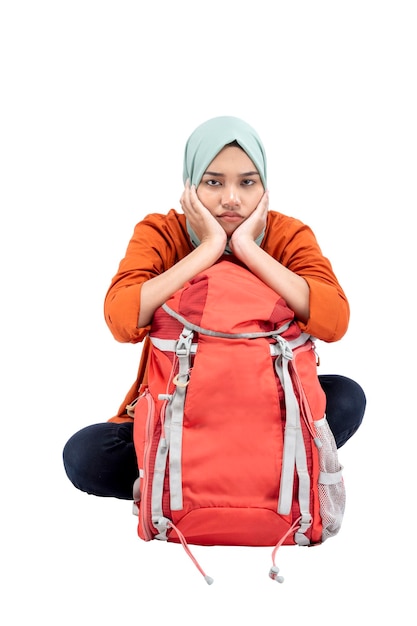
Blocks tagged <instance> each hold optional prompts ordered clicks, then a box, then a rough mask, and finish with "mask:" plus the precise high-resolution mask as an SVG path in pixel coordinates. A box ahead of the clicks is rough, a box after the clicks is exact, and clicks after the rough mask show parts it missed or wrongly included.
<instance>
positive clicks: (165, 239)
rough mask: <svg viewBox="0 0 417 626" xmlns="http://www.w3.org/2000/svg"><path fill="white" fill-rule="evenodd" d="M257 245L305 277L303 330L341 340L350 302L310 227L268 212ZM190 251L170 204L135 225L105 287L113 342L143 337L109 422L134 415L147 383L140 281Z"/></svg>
mask: <svg viewBox="0 0 417 626" xmlns="http://www.w3.org/2000/svg"><path fill="white" fill-rule="evenodd" d="M261 247H262V248H263V249H264V250H265V251H266V252H268V254H270V255H271V256H272V257H274V258H275V259H276V260H277V261H279V262H280V263H282V264H283V265H285V266H286V267H288V268H289V269H290V270H292V271H293V272H295V273H296V274H299V275H300V276H302V277H303V278H304V279H305V280H306V281H307V282H308V285H309V287H310V318H309V320H308V322H307V323H306V324H303V323H301V322H299V325H300V327H301V329H302V330H303V331H305V332H307V333H309V334H311V335H313V336H314V337H317V339H321V340H322V341H326V342H332V341H338V340H339V339H341V338H342V337H343V335H344V334H345V332H346V330H347V327H348V323H349V304H348V301H347V298H346V295H345V294H344V292H343V290H342V288H341V286H340V285H339V282H338V280H337V278H336V276H335V275H334V272H333V269H332V266H331V264H330V262H329V260H328V259H327V258H326V257H324V256H323V254H322V252H321V250H320V247H319V245H318V243H317V240H316V238H315V236H314V234H313V232H312V231H311V229H310V228H309V227H308V226H306V225H305V224H303V223H302V222H300V221H299V220H297V219H295V218H293V217H288V216H286V215H283V214H282V213H278V212H276V211H269V212H268V219H267V225H266V230H265V236H264V238H263V241H262V244H261ZM191 250H192V244H191V243H190V240H189V237H188V233H187V229H186V223H185V216H184V215H183V214H182V213H177V212H176V211H175V210H174V209H171V210H170V211H169V213H168V214H166V215H164V214H159V213H154V214H151V215H148V216H147V217H145V219H143V220H142V221H141V222H139V224H137V225H136V227H135V230H134V233H133V236H132V238H131V240H130V242H129V245H128V247H127V251H126V255H125V257H124V259H123V260H122V261H121V262H120V265H119V270H118V272H117V274H116V275H115V276H114V278H113V280H112V281H111V284H110V287H109V289H108V291H107V294H106V297H105V301H104V315H105V319H106V322H107V324H108V326H109V328H110V330H111V332H112V334H113V336H114V338H115V339H116V340H117V341H120V342H124V343H127V342H130V343H138V342H140V341H143V340H145V342H144V346H143V350H142V353H141V358H140V363H139V370H138V374H137V377H136V380H135V382H134V383H133V385H132V387H131V388H130V390H129V391H128V393H127V395H126V397H125V399H124V401H123V402H122V404H121V406H120V408H119V411H118V413H117V415H116V416H115V417H112V418H111V419H110V421H114V422H122V421H126V420H128V421H130V420H131V419H132V418H130V417H129V416H128V415H127V413H126V405H128V404H130V403H131V402H132V401H133V400H134V399H135V398H136V396H137V394H138V389H139V387H140V385H141V384H143V383H146V368H147V362H148V356H149V350H150V345H151V344H150V341H149V338H148V337H147V335H148V331H149V328H150V327H149V326H146V327H145V328H138V327H137V321H138V317H139V308H140V292H141V288H142V285H143V283H144V282H146V281H147V280H149V279H150V278H153V277H154V276H157V275H158V274H161V273H163V272H164V271H166V270H167V269H169V268H170V267H172V266H173V265H174V264H175V263H177V262H178V261H179V260H180V259H182V258H183V257H184V256H186V255H187V254H188V253H189V252H191Z"/></svg>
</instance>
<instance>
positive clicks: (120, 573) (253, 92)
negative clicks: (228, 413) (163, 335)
mask: <svg viewBox="0 0 417 626" xmlns="http://www.w3.org/2000/svg"><path fill="white" fill-rule="evenodd" d="M414 8H415V3H414V2H412V1H410V2H406V1H402V0H396V1H395V2H394V1H392V2H389V1H384V0H380V1H375V2H371V1H369V0H361V1H356V0H352V1H350V2H338V1H337V0H332V1H329V2H324V1H317V2H316V1H314V0H311V1H308V2H301V1H294V2H279V1H278V2H271V1H264V0H258V1H257V2H248V1H247V0H239V1H234V0H232V1H227V0H222V1H220V2H219V1H218V0H209V1H208V2H205V3H202V2H201V3H200V2H196V1H195V0H194V1H192V0H190V1H186V0H177V1H176V2H168V1H161V2H153V3H152V2H146V3H145V2H139V1H138V2H132V1H123V0H120V1H119V2H113V1H103V0H102V1H90V0H83V1H79V0H72V1H71V2H59V1H58V0H56V1H50V2H46V1H39V2H36V1H34V2H21V1H19V0H10V1H9V2H7V1H5V2H3V3H2V4H1V9H0V52H1V69H0V71H1V75H0V88H1V97H0V108H1V115H0V132H1V137H0V151H1V153H0V156H1V164H0V165H1V169H0V172H1V174H0V175H1V181H0V182H1V189H0V193H1V198H0V201H1V222H2V223H1V229H0V237H1V241H0V251H1V272H2V278H1V294H2V304H1V333H2V337H1V360H2V385H1V389H2V391H1V394H0V396H1V403H2V409H1V419H2V437H1V499H2V515H1V534H0V541H1V559H0V567H1V570H2V583H1V593H2V599H1V602H0V612H1V613H4V617H1V621H2V623H3V624H7V625H8V626H9V625H14V624H19V625H21V624H28V623H38V622H39V623H46V622H47V623H49V621H51V623H52V620H54V623H59V624H61V625H66V624H74V623H78V624H81V625H84V624H103V626H107V625H110V624H127V623H130V624H131V623H139V624H141V623H145V620H146V622H147V623H148V622H149V623H153V624H155V625H157V626H159V624H167V623H177V621H178V623H180V622H181V623H183V624H187V625H188V624H199V623H203V624H206V623H211V624H212V623H215V624H227V623H233V624H234V623H239V622H242V621H243V620H245V623H246V622H247V623H252V622H254V621H256V622H259V623H268V622H270V621H272V622H274V623H275V622H276V623H280V622H281V623H282V622H283V620H285V622H287V621H288V620H291V623H294V624H306V623H309V624H314V625H316V624H317V625H319V624H322V623H324V622H326V623H330V622H332V621H334V622H336V623H338V624H341V625H345V624H352V623H362V621H363V623H365V622H366V623H368V622H369V623H373V624H374V623H378V621H379V620H382V619H383V618H384V619H385V620H387V621H389V620H394V619H395V621H396V623H398V624H401V625H408V624H414V623H415V607H414V602H413V593H414V587H415V558H416V554H415V552H416V551H415V524H414V521H415V520H414V517H415V513H416V510H415V490H416V485H415V465H414V459H415V456H416V455H415V451H414V443H415V437H414V436H413V432H415V425H414V423H415V417H416V409H415V402H414V398H413V392H414V391H415V385H416V383H415V366H414V363H413V353H414V349H415V339H414V334H415V321H414V312H415V308H414V304H413V302H414V297H413V296H414V281H415V256H414V249H415V235H414V229H415V226H414V218H415V212H416V205H417V203H416V165H417V163H416V161H417V159H416V145H417V143H416V141H417V127H416V111H417V97H416V54H417V45H416V28H417V23H416V18H415V12H414ZM215 115H236V116H239V117H243V118H244V119H246V120H247V121H248V122H249V123H251V124H252V125H253V126H254V127H255V128H256V129H257V130H258V132H259V133H260V135H261V137H262V138H263V141H264V144H265V147H266V150H267V154H268V157H269V187H270V193H271V208H273V209H277V210H280V211H282V212H283V213H287V214H290V215H294V216H296V217H299V218H300V219H302V220H303V221H305V222H306V223H308V224H309V225H310V226H311V227H312V228H313V230H314V232H315V233H316V236H317V238H318V240H319V242H320V244H321V247H322V249H323V252H324V253H325V254H326V256H328V257H329V258H330V259H331V261H332V263H333V266H334V269H335V271H336V273H337V275H338V277H339V279H340V281H341V283H342V285H343V287H344V288H345V290H346V292H347V294H348V297H349V299H350V304H351V309H352V318H351V325H350V329H349V331H348V333H347V335H346V336H345V337H344V338H343V339H342V340H341V341H340V342H339V343H337V344H333V345H324V344H320V345H319V352H320V355H321V362H322V365H321V372H322V373H325V372H335V373H340V374H345V375H347V376H351V377H353V378H355V379H356V380H357V381H358V382H360V383H361V384H362V386H363V387H364V389H365V391H366V394H367V398H368V406H367V412H366V416H365V421H364V424H363V426H362V428H361V430H360V431H359V432H358V433H357V435H356V436H355V437H354V438H353V439H352V440H351V441H349V443H348V444H347V445H346V446H345V447H344V448H342V449H341V451H340V460H341V462H342V464H343V465H344V467H345V481H346V488H347V498H348V500H347V511H346V515H345V519H344V523H343V526H342V530H341V531H340V534H339V535H338V536H337V537H336V538H334V539H331V540H329V541H328V542H326V543H325V544H323V545H322V546H319V547H317V548H314V549H303V548H296V547H295V548H294V547H284V548H281V549H280V551H279V552H278V564H279V566H280V567H281V573H282V574H283V575H284V576H285V579H286V580H285V583H284V584H283V585H277V584H276V583H274V582H272V581H270V580H269V578H268V571H269V567H270V565H271V550H270V549H269V548H267V549H265V548H260V549H256V548H217V547H216V548H204V547H195V550H194V552H195V554H196V556H197V558H198V559H199V560H200V562H201V564H202V566H203V567H204V568H205V570H206V571H207V573H208V574H210V575H211V576H213V578H214V579H215V582H214V584H213V585H212V586H211V587H208V586H207V585H206V584H205V582H204V580H203V579H202V578H201V576H200V575H199V573H198V572H197V570H196V569H195V568H194V566H193V565H192V563H191V561H190V560H189V559H188V557H187V556H186V554H185V553H184V552H183V550H182V548H181V547H180V546H176V545H166V544H161V543H158V542H156V541H155V542H150V543H145V542H142V541H141V540H139V538H138V537H137V535H136V521H137V520H136V518H135V517H133V515H131V505H130V503H128V502H123V501H117V500H112V499H99V498H94V497H92V496H87V495H86V494H83V493H81V492H78V491H77V490H76V489H75V488H74V487H73V486H72V485H71V484H70V482H69V481H68V480H67V478H66V475H65V473H64V470H63V466H62V460H61V455H62V448H63V446H64V444H65V442H66V440H67V439H68V438H69V437H70V436H71V435H72V433H73V432H75V431H76V430H78V429H79V428H82V427H83V426H86V425H88V424H91V423H94V422H98V421H105V420H106V419H108V418H109V417H111V416H112V415H114V414H115V413H116V411H117V409H118V407H119V404H120V402H121V401H122V400H123V398H124V395H125V392H126V391H127V389H128V388H129V387H130V385H131V383H132V382H133V380H134V378H135V374H136V367H137V362H138V359H139V351H140V346H132V345H122V344H118V343H117V342H115V341H114V339H113V338H112V336H111V335H110V332H109V331H108V329H107V327H106V325H105V323H104V319H103V299H104V295H105V292H106V290H107V287H108V285H109V282H110V280H111V278H112V276H113V275H114V274H115V273H116V271H117V266H118V263H119V261H120V259H121V258H122V257H123V255H124V252H125V248H126V246H127V243H128V240H129V238H130V236H131V234H132V232H133V227H134V225H135V224H136V222H138V221H139V220H140V219H141V218H142V217H143V216H144V215H145V214H146V213H148V212H163V213H165V212H167V211H168V210H169V209H170V208H171V207H176V208H178V207H179V203H178V199H179V197H180V194H181V188H182V151H183V147H184V143H185V140H186V139H187V137H188V135H189V134H190V133H191V132H192V130H193V129H194V128H195V126H197V125H198V124H199V123H201V122H202V121H204V120H206V119H208V118H209V117H213V116H215ZM409 360H411V365H409ZM250 469H251V468H250V467H248V471H250Z"/></svg>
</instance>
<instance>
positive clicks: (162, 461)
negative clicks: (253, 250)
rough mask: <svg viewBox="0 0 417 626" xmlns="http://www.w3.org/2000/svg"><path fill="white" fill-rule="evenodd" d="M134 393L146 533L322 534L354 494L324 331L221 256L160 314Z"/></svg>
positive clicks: (186, 536) (260, 538)
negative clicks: (316, 334) (332, 415)
mask: <svg viewBox="0 0 417 626" xmlns="http://www.w3.org/2000/svg"><path fill="white" fill-rule="evenodd" d="M150 339H151V342H152V350H151V354H150V360H149V365H148V383H147V385H146V387H145V388H141V390H140V395H139V397H138V399H137V401H136V403H135V407H134V444H135V449H136V454H137V459H138V465H139V478H138V480H137V481H136V484H135V488H134V501H135V507H136V510H137V512H138V515H139V521H138V534H139V537H140V538H141V539H143V540H145V541H149V540H151V539H161V540H166V541H173V542H181V543H182V544H183V546H184V547H185V548H186V550H187V552H188V554H189V556H190V557H191V558H192V559H193V561H194V563H195V564H196V566H197V567H198V569H199V570H200V572H201V573H202V574H203V576H204V577H205V579H206V581H207V582H208V583H211V582H212V579H211V578H210V577H209V576H206V574H205V573H204V571H203V570H202V568H201V567H200V565H199V564H198V563H197V561H196V560H195V559H194V557H193V555H192V553H191V551H190V549H189V547H188V544H198V545H240V546H274V550H273V555H272V561H273V565H272V567H271V570H270V572H269V575H270V577H271V578H272V579H274V580H277V581H278V582H282V581H283V578H282V577H281V576H279V575H278V568H277V567H276V565H275V553H276V550H277V549H278V547H279V546H280V545H283V544H286V545H289V544H294V545H314V544H319V543H322V542H323V541H324V540H325V539H327V538H328V537H330V536H333V535H335V534H336V533H337V532H338V531H339V528H340V525H341V522H342V518H343V513H344V505H345V488H344V482H343V477H342V468H341V466H340V464H339V462H338V458H337V450H336V445H335V442H334V438H333V435H332V433H331V431H330V428H329V426H328V424H327V421H326V416H325V404H326V399H325V395H324V392H323V390H322V388H321V386H320V383H319V380H318V376H317V359H316V353H315V349H314V348H315V344H314V339H313V338H312V337H310V336H309V335H306V334H304V333H302V332H301V330H300V328H299V326H298V324H297V323H296V322H295V321H294V313H293V312H292V311H291V310H290V309H289V308H288V306H287V305H286V303H285V301H284V300H283V299H282V298H281V297H280V296H278V295H277V294H276V293H275V292H274V291H273V290H272V289H271V288H269V287H268V286H266V285H265V284H264V283H263V282H262V281H260V280H259V279H258V278H257V277H256V276H254V275H253V274H252V273H251V272H249V271H248V270H247V269H246V268H245V267H243V266H242V265H240V264H239V263H238V262H236V261H235V260H234V258H233V257H223V258H222V259H221V260H220V261H219V262H217V263H216V264H215V265H213V266H212V267H211V268H209V269H208V270H206V271H204V272H202V273H200V274H199V275H197V276H196V277H195V278H193V279H192V280H190V281H189V282H188V283H186V285H185V286H184V287H183V289H181V290H180V291H178V292H177V293H175V294H174V295H173V296H172V297H171V298H170V299H169V300H168V301H167V302H166V303H165V304H164V305H163V306H162V307H160V308H159V309H158V310H157V311H156V312H155V315H154V319H153V323H152V327H151V331H150Z"/></svg>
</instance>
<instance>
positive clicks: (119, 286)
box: [104, 209, 191, 343]
mask: <svg viewBox="0 0 417 626" xmlns="http://www.w3.org/2000/svg"><path fill="white" fill-rule="evenodd" d="M190 251H191V243H190V241H189V237H188V234H187V230H186V225H185V216H184V215H182V214H179V213H177V212H176V211H174V210H173V209H172V210H171V211H170V212H169V213H168V214H167V215H162V214H157V213H155V214H152V215H148V216H147V217H146V218H145V219H144V220H142V221H141V222H140V223H139V224H137V225H136V227H135V229H134V233H133V236H132V238H131V240H130V242H129V244H128V247H127V250H126V254H125V257H124V258H123V259H122V261H121V262H120V265H119V269H118V272H117V274H116V275H115V276H114V278H113V280H112V281H111V284H110V287H109V289H108V291H107V294H106V297H105V300H104V316H105V320H106V323H107V325H108V327H109V328H110V331H111V333H112V334H113V336H114V338H115V339H116V340H117V341H120V342H124V343H128V342H130V343H138V342H139V341H143V339H144V338H145V337H146V335H147V333H148V331H149V326H147V327H145V328H138V326H137V323H138V319H139V312H140V292H141V289H142V285H143V284H144V283H145V282H146V281H147V280H149V279H151V278H154V277H155V276H157V275H159V274H162V273H163V272H165V271H166V270H167V269H168V268H170V267H172V266H173V265H174V264H175V263H177V261H179V260H180V259H181V258H183V257H184V256H185V255H186V254H188V253H189V252H190Z"/></svg>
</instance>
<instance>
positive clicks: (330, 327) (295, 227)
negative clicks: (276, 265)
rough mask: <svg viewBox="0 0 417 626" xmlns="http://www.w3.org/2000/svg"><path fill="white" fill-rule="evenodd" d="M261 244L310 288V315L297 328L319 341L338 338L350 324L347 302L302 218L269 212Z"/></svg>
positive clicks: (313, 236)
mask: <svg viewBox="0 0 417 626" xmlns="http://www.w3.org/2000/svg"><path fill="white" fill-rule="evenodd" d="M262 247H263V248H264V249H265V251H266V252H268V253H269V254H271V256H273V257H274V258H275V259H276V260H277V261H279V262H280V263H282V264H283V265H285V267H288V268H289V269H290V270H292V271H293V272H294V273H296V274H298V275H299V276H302V277H303V278H304V279H305V280H306V281H307V283H308V285H309V287H310V317H309V319H308V321H307V323H306V324H303V323H301V322H299V326H300V328H301V329H302V330H303V331H305V332H307V333H309V334H311V335H313V336H314V337H316V338H317V339H321V340H322V341H326V342H332V341H338V340H339V339H341V338H342V337H343V335H344V334H345V333H346V331H347V328H348V324H349V315H350V311H349V303H348V300H347V297H346V295H345V293H344V291H343V289H342V287H341V286H340V284H339V281H338V280H337V278H336V276H335V274H334V272H333V269H332V266H331V263H330V261H329V260H328V259H327V258H326V257H325V256H324V255H323V253H322V251H321V249H320V246H319V244H318V242H317V240H316V237H315V235H314V234H313V232H312V230H311V229H310V228H309V227H308V226H306V225H305V224H303V223H302V222H301V221H299V220H297V219H295V218H292V217H288V216H285V215H282V214H281V213H277V212H274V211H270V213H269V216H268V223H267V229H266V232H265V237H264V242H263V243H262Z"/></svg>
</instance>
